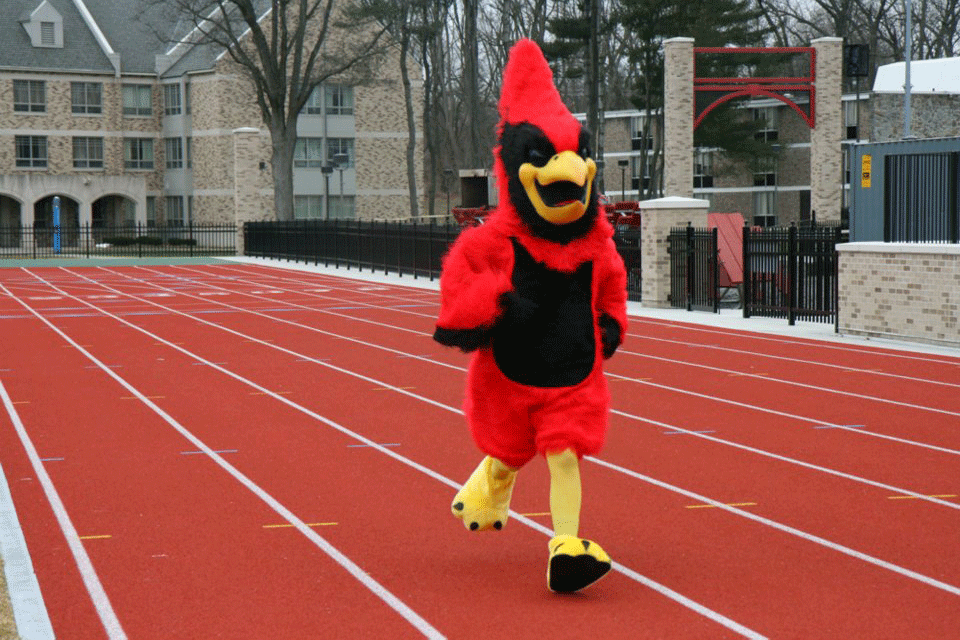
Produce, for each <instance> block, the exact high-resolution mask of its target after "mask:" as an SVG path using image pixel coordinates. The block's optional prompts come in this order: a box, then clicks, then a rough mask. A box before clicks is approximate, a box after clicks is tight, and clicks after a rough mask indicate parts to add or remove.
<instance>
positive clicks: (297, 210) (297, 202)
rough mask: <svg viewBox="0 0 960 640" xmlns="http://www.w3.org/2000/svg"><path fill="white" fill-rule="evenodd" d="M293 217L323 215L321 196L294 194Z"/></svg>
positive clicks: (320, 216)
mask: <svg viewBox="0 0 960 640" xmlns="http://www.w3.org/2000/svg"><path fill="white" fill-rule="evenodd" d="M293 217H294V218H296V219H297V220H308V219H311V218H322V217H323V196H294V197H293Z"/></svg>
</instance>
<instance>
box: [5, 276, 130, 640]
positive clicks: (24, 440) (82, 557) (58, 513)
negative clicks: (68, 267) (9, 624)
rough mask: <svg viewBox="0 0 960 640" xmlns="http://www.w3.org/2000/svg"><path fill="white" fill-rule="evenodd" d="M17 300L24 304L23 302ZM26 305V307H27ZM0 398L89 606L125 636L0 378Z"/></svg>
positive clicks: (111, 630)
mask: <svg viewBox="0 0 960 640" xmlns="http://www.w3.org/2000/svg"><path fill="white" fill-rule="evenodd" d="M0 287H3V289H4V290H5V291H6V292H7V293H10V291H9V290H8V289H7V288H6V287H5V286H3V285H2V284H0ZM11 296H13V294H11ZM13 299H14V300H17V301H18V302H20V300H19V298H17V297H15V296H13ZM21 304H24V306H26V303H21ZM27 308H28V309H29V307H27ZM35 315H36V316H37V317H38V318H40V319H41V320H43V321H44V322H47V323H48V324H49V322H48V321H47V320H46V319H44V318H43V317H42V316H40V315H39V314H35ZM74 344H75V346H76V347H77V348H78V349H81V347H80V345H76V343H74ZM81 351H82V349H81ZM105 371H107V372H110V370H109V369H105ZM0 399H2V400H3V406H4V407H6V410H7V414H8V415H9V416H10V420H11V421H13V428H14V430H15V431H16V432H17V436H18V437H19V438H20V443H21V444H22V445H23V449H24V451H26V453H27V457H28V458H29V459H30V465H31V466H32V467H33V471H34V473H36V474H37V479H38V480H39V481H40V486H41V487H43V493H44V495H46V497H47V502H49V503H50V508H51V509H53V515H54V517H55V518H56V519H57V524H59V525H60V530H61V531H62V532H63V537H64V538H66V541H67V546H68V547H69V548H70V553H72V554H73V559H74V562H76V563H77V568H78V569H79V570H80V577H81V579H82V580H83V585H84V586H85V587H86V589H87V593H88V594H90V599H91V600H92V601H93V606H94V608H95V609H96V610H97V615H98V616H99V617H100V622H101V623H102V624H103V628H104V630H105V631H106V632H107V637H109V638H110V640H122V639H124V638H126V637H127V634H126V633H124V631H123V627H122V626H121V625H120V620H119V619H118V618H117V614H116V612H115V611H114V610H113V605H111V604H110V598H108V597H107V593H106V591H104V590H103V585H102V584H101V583H100V578H99V577H98V576H97V572H96V570H95V569H94V568H93V563H92V562H90V556H88V555H87V550H86V549H84V548H83V543H82V542H81V541H80V536H79V535H77V530H76V528H75V527H74V526H73V522H72V521H71V520H70V516H69V515H68V514H67V509H66V507H64V505H63V500H61V499H60V494H59V493H57V489H56V487H54V486H53V481H52V480H51V479H50V476H49V474H47V470H46V469H45V468H44V467H43V463H42V462H41V461H40V456H39V455H38V454H37V448H36V447H35V446H34V445H33V441H32V440H30V435H29V434H28V433H27V430H26V428H25V427H24V426H23V422H22V421H21V420H20V415H19V414H18V413H17V410H16V409H15V408H14V406H13V402H12V401H11V400H10V395H9V394H8V393H7V389H6V387H5V386H4V385H3V382H2V381H0ZM14 586H15V585H11V589H13V587H14ZM48 623H49V621H48ZM52 633H53V632H52V630H51V637H52Z"/></svg>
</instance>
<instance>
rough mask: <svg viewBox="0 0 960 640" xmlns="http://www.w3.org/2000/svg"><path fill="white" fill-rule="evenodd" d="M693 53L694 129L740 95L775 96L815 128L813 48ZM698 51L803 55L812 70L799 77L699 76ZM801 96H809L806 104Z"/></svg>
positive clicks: (713, 50) (723, 49)
mask: <svg viewBox="0 0 960 640" xmlns="http://www.w3.org/2000/svg"><path fill="white" fill-rule="evenodd" d="M693 53H694V69H693V92H694V113H693V118H694V121H693V127H694V129H696V128H697V127H698V126H699V125H700V123H701V122H703V119H704V118H705V117H706V116H707V114H709V113H710V112H711V111H712V110H713V109H715V108H716V107H718V106H719V105H721V104H723V103H724V102H727V101H729V100H733V99H735V98H738V97H749V96H766V97H769V98H775V99H777V100H779V101H781V102H783V103H785V104H786V105H788V106H789V107H790V108H791V109H793V110H794V111H796V112H797V114H799V115H800V117H801V118H803V120H804V122H806V123H807V126H809V127H810V128H811V129H813V128H814V126H815V122H816V118H815V116H816V111H815V105H816V88H815V86H814V81H815V80H816V62H817V54H816V51H815V50H814V48H813V47H694V50H693ZM697 54H723V55H725V54H730V55H743V54H771V55H784V54H791V55H799V56H803V57H807V62H808V67H807V68H808V69H809V73H808V74H807V75H802V76H795V77H772V76H771V77H755V78H750V77H747V78H743V77H701V76H698V75H697V63H696V61H697ZM798 96H806V97H807V101H806V104H805V105H804V103H803V102H802V101H801V102H798V101H797V100H796V99H795V98H796V97H798Z"/></svg>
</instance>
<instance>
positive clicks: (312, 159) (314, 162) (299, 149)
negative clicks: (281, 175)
mask: <svg viewBox="0 0 960 640" xmlns="http://www.w3.org/2000/svg"><path fill="white" fill-rule="evenodd" d="M293 166H294V167H298V168H311V167H312V168H319V167H322V166H323V138H297V146H296V147H294V149H293Z"/></svg>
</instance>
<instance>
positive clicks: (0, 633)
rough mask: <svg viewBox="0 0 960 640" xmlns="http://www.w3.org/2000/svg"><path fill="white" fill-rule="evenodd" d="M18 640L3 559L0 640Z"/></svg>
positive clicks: (0, 563) (0, 566) (0, 561)
mask: <svg viewBox="0 0 960 640" xmlns="http://www.w3.org/2000/svg"><path fill="white" fill-rule="evenodd" d="M19 638H20V636H19V635H17V625H16V624H15V623H14V621H13V609H12V608H11V607H10V594H9V593H8V592H7V579H6V577H5V574H4V571H3V558H0V640H19Z"/></svg>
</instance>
